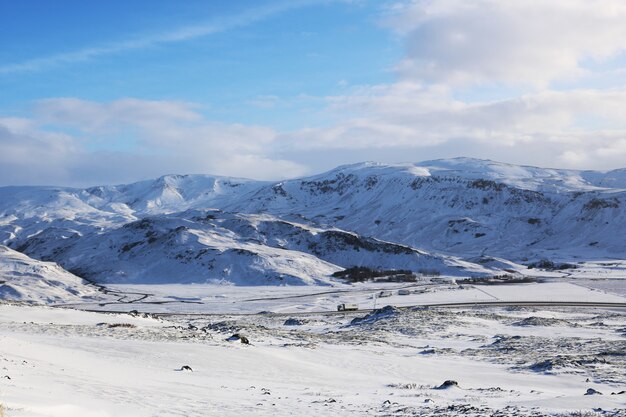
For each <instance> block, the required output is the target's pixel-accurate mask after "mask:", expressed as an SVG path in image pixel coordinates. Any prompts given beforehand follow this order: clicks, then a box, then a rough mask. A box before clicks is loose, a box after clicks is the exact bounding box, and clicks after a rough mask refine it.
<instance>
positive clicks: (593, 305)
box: [57, 301, 626, 317]
mask: <svg viewBox="0 0 626 417" xmlns="http://www.w3.org/2000/svg"><path fill="white" fill-rule="evenodd" d="M57 307H59V308H62V307H64V306H57ZM476 307H486V308H489V307H583V308H626V303H599V302H584V301H479V302H468V303H442V304H419V305H412V306H401V307H396V308H397V309H399V310H409V309H419V308H476ZM83 311H90V312H95V313H116V314H126V313H125V312H120V311H114V310H95V309H85V310H83ZM372 311H374V309H371V308H369V309H362V310H354V311H334V310H326V311H302V312H292V313H272V312H267V313H169V312H168V313H151V315H152V316H155V317H173V316H190V317H203V316H206V317H211V316H256V315H259V314H267V315H271V316H275V317H281V316H284V317H292V316H298V317H302V316H319V315H324V316H326V315H356V314H363V313H371V312H372Z"/></svg>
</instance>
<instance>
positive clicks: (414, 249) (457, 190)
mask: <svg viewBox="0 0 626 417" xmlns="http://www.w3.org/2000/svg"><path fill="white" fill-rule="evenodd" d="M625 207H626V170H624V169H622V170H614V171H609V172H597V171H574V170H557V169H543V168H536V167H525V166H516V165H509V164H501V163H497V162H492V161H484V160H476V159H468V158H455V159H449V160H437V161H427V162H422V163H417V164H395V165H389V164H378V163H361V164H355V165H348V166H342V167H338V168H336V169H334V170H332V171H329V172H326V173H323V174H320V175H315V176H312V177H307V178H299V179H293V180H285V181H280V182H261V181H252V180H243V179H233V178H224V177H214V176H206V175H168V176H164V177H161V178H158V179H156V180H150V181H142V182H138V183H134V184H129V185H119V186H101V187H91V188H87V189H74V188H61V187H4V188H0V243H3V244H5V245H8V246H10V247H12V248H14V249H17V250H19V251H20V252H24V253H26V254H28V255H29V256H32V257H34V258H36V259H43V260H53V261H55V262H58V263H59V264H60V265H62V266H63V267H65V268H67V269H69V270H72V271H74V272H75V273H77V274H79V275H81V276H86V277H89V278H94V279H97V280H100V281H104V282H206V281H219V280H226V281H228V282H233V283H236V284H267V283H289V284H296V283H304V284H311V283H327V282H330V280H331V278H330V277H329V276H330V274H332V272H334V271H337V270H339V269H343V268H347V267H350V266H369V267H372V268H385V269H391V268H396V269H400V268H402V269H412V270H414V271H419V270H424V269H428V270H431V271H432V270H437V271H440V272H441V273H446V274H452V275H488V274H498V273H502V272H503V269H500V267H496V266H494V264H493V263H486V262H482V260H483V259H488V257H498V258H504V259H508V260H510V261H513V262H516V263H518V264H519V263H524V264H525V263H530V262H533V261H536V260H539V259H553V260H559V261H576V260H590V259H603V258H620V259H623V258H624V257H625V256H626V238H624V236H626V208H625ZM513 262H506V261H502V262H497V263H496V264H498V265H500V266H501V267H502V266H503V265H507V266H508V267H507V268H506V269H516V268H517V267H518V266H516V264H515V263H513Z"/></svg>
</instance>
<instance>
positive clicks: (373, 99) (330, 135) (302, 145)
mask: <svg viewBox="0 0 626 417" xmlns="http://www.w3.org/2000/svg"><path fill="white" fill-rule="evenodd" d="M328 100H329V103H330V109H329V110H330V111H331V112H333V113H342V114H352V115H353V117H351V118H348V119H346V120H344V121H342V122H339V123H337V124H334V125H332V126H329V127H327V128H318V129H301V130H299V131H296V132H292V133H287V134H285V135H284V136H283V137H282V139H283V140H284V141H285V142H287V143H289V144H290V146H291V147H293V149H294V150H300V151H302V152H306V151H313V150H321V149H326V150H333V151H336V152H342V151H343V150H353V151H354V150H369V151H370V152H369V154H370V155H372V157H371V159H377V158H376V155H377V154H378V153H379V152H380V150H390V149H394V148H395V149H397V150H398V152H396V153H395V155H399V156H400V157H402V156H401V155H402V154H403V153H404V154H405V155H407V153H406V152H407V150H409V151H411V150H413V151H412V152H413V153H420V154H428V155H433V156H434V157H452V156H458V155H462V154H464V155H469V154H471V155H472V156H476V157H481V158H492V159H499V160H504V161H507V162H516V163H525V164H537V165H544V166H546V165H549V166H555V165H557V166H558V165H561V166H563V167H570V168H596V169H606V168H607V167H620V166H622V165H623V160H626V120H625V119H624V117H623V114H624V109H626V89H624V88H622V89H614V90H572V91H562V92H556V91H544V92H540V93H532V94H526V95H523V96H520V97H514V98H511V99H506V100H499V101H489V102H464V101H460V100H457V99H454V98H453V97H452V91H450V90H448V89H446V88H442V87H441V86H434V87H429V86H424V85H420V84H415V83H406V82H405V83H396V84H392V85H387V86H383V85H379V86H374V87H363V88H360V89H359V90H357V91H354V92H353V94H351V95H348V96H340V97H330V98H329V99H328ZM361 154H362V153H361ZM408 154H410V153H408ZM408 159H411V158H408Z"/></svg>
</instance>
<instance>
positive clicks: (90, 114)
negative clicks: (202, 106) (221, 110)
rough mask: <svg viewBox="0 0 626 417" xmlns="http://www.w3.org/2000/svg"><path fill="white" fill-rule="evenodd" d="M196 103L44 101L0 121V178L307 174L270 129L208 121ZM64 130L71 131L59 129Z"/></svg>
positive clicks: (44, 180) (85, 180)
mask: <svg viewBox="0 0 626 417" xmlns="http://www.w3.org/2000/svg"><path fill="white" fill-rule="evenodd" d="M194 107H195V106H193V105H191V104H189V103H182V102H167V101H144V100H137V99H124V100H118V101H114V102H110V103H96V102H92V101H86V100H78V99H68V98H62V99H50V100H45V101H42V102H40V103H39V104H38V105H37V106H36V110H35V115H34V116H33V117H32V118H31V119H17V118H5V119H0V147H1V148H2V150H3V152H2V153H1V154H0V178H1V179H2V183H3V184H4V185H16V184H70V185H92V184H98V183H112V182H127V181H134V180H137V179H142V178H151V177H157V176H160V175H163V174H165V173H210V174H217V175H228V176H239V177H254V178H258V179H279V178H285V177H293V176H298V175H302V174H303V173H304V172H305V171H306V169H305V168H304V167H303V166H302V165H299V164H297V163H294V162H291V161H286V160H283V159H281V158H277V157H275V156H274V154H273V149H274V146H275V140H276V133H275V132H274V131H273V130H272V129H270V128H267V127H263V126H245V125H239V124H224V123H215V122H211V121H209V120H206V119H205V118H204V117H203V116H202V115H200V114H199V113H197V112H195V111H194V110H193V109H194ZM66 131H70V132H71V134H69V133H59V132H66ZM120 135H122V137H124V138H125V140H120V139H119V137H120Z"/></svg>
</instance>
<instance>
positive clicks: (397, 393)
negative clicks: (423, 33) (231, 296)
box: [0, 305, 626, 417]
mask: <svg viewBox="0 0 626 417" xmlns="http://www.w3.org/2000/svg"><path fill="white" fill-rule="evenodd" d="M359 316H362V314H361V315H356V316H355V315H334V316H316V315H310V316H307V317H306V318H303V317H298V318H296V319H294V320H293V321H292V322H291V323H289V324H291V325H286V324H285V323H284V322H285V319H286V318H285V317H284V316H280V317H279V316H271V315H255V316H228V315H221V316H210V317H209V316H205V317H170V318H167V319H155V318H149V317H148V318H140V317H133V316H130V315H128V314H117V315H113V314H106V315H105V314H102V313H89V312H81V311H76V310H59V309H53V310H52V309H50V308H46V307H25V306H14V305H1V306H0V340H1V343H2V350H1V351H0V360H1V361H2V366H3V369H2V372H1V374H2V377H3V378H2V379H1V380H0V381H1V382H0V401H1V402H2V403H3V405H4V407H5V410H6V415H8V416H14V417H21V416H37V417H43V416H46V417H52V416H54V417H57V416H66V417H92V416H93V417H105V416H111V417H113V416H115V417H141V416H146V417H147V416H231V415H232V416H234V415H250V416H252V415H273V416H282V415H285V416H287V415H325V416H334V415H359V416H360V415H389V416H399V415H400V416H402V415H420V416H421V415H425V416H461V415H472V416H488V415H495V414H496V413H499V414H497V415H499V416H544V415H568V416H575V415H581V414H578V413H579V412H585V414H582V415H586V416H600V415H606V416H609V415H610V416H623V415H625V412H624V411H623V410H624V409H625V408H626V395H625V394H624V393H623V391H624V389H626V380H625V378H624V369H625V368H624V367H625V366H626V362H625V360H624V355H623V352H624V351H625V350H626V341H625V340H624V336H625V333H624V332H625V329H626V315H625V314H624V313H623V312H621V311H617V310H613V311H612V310H606V309H605V310H589V311H577V310H571V309H559V310H546V309H544V310H535V309H528V308H524V309H522V308H514V309H511V308H495V309H481V310H478V309H469V310H454V311H449V310H436V309H434V310H433V309H431V310H404V311H395V310H393V309H391V308H387V309H384V310H382V311H379V312H377V313H375V314H373V315H372V316H370V317H369V318H368V319H365V320H362V321H360V322H357V321H353V320H354V319H355V317H359ZM121 323H124V324H126V326H127V327H123V326H116V324H121ZM130 326H133V327H130ZM233 333H239V334H243V335H245V336H246V337H247V338H248V339H249V341H250V344H249V345H247V344H242V343H240V342H239V341H227V340H226V339H227V338H228V337H229V336H231V335H232V334H233ZM184 365H187V366H190V367H191V368H192V371H180V369H181V367H182V366H184ZM9 378H10V379H9ZM446 380H454V381H456V382H457V383H458V385H453V386H451V387H450V388H447V389H437V388H438V387H439V386H440V385H441V384H443V383H444V381H446ZM589 389H593V390H596V391H598V392H601V393H602V394H603V395H599V394H596V395H585V393H587V390H589ZM620 392H621V393H620ZM612 393H614V394H613V395H612ZM600 409H601V410H604V411H600ZM593 410H596V411H593ZM620 410H622V411H620Z"/></svg>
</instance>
